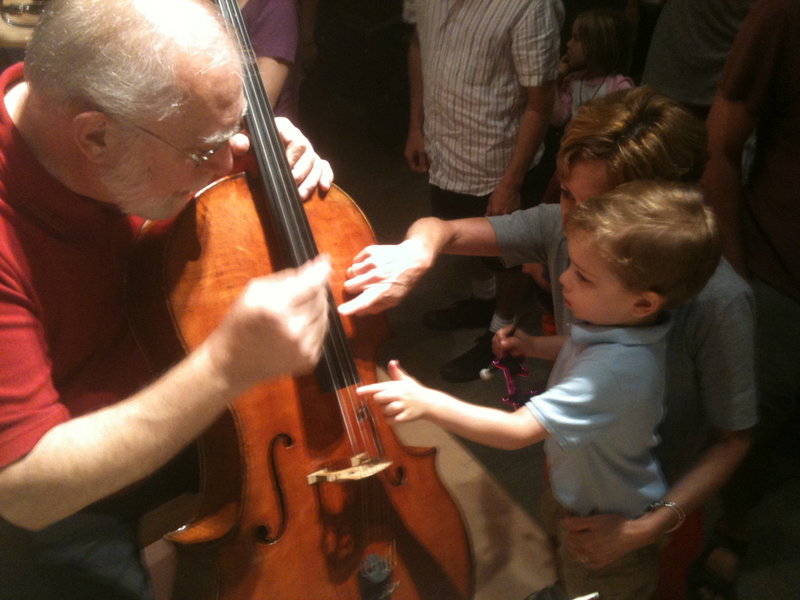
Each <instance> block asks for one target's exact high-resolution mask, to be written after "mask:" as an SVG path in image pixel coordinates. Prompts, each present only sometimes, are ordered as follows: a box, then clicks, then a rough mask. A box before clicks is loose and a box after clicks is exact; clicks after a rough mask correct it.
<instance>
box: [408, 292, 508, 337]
mask: <svg viewBox="0 0 800 600" xmlns="http://www.w3.org/2000/svg"><path fill="white" fill-rule="evenodd" d="M493 314H494V299H489V300H483V299H481V298H475V297H472V298H467V299H465V300H459V301H458V302H456V303H455V304H452V305H450V306H448V307H447V308H440V309H437V310H430V311H428V312H426V313H425V315H424V316H423V317H422V322H423V323H424V325H425V326H426V327H428V328H430V329H438V330H447V329H464V328H468V327H487V326H488V325H489V322H490V321H491V320H492V315H493Z"/></svg>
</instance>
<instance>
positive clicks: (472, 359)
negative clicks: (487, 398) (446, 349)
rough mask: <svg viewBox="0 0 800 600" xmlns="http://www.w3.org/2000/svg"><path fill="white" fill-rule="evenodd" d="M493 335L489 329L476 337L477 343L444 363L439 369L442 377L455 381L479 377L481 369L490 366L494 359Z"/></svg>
mask: <svg viewBox="0 0 800 600" xmlns="http://www.w3.org/2000/svg"><path fill="white" fill-rule="evenodd" d="M493 337H494V333H492V332H491V331H487V332H486V333H484V334H483V335H480V336H478V337H477V338H475V345H474V346H472V348H470V349H469V350H467V351H466V352H464V354H462V355H460V356H457V357H455V358H454V359H453V360H451V361H450V362H447V363H445V364H444V365H442V367H441V369H439V374H440V375H441V376H442V379H444V380H445V381H450V382H454V383H455V382H464V381H472V380H474V379H478V378H479V377H480V373H481V369H485V368H486V367H488V366H489V365H490V364H492V360H494V353H493V352H492V338H493Z"/></svg>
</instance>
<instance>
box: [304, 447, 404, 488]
mask: <svg viewBox="0 0 800 600" xmlns="http://www.w3.org/2000/svg"><path fill="white" fill-rule="evenodd" d="M391 464H392V461H390V460H381V459H378V458H374V457H371V456H367V455H366V454H357V455H356V456H353V457H352V458H351V459H350V464H349V465H347V466H345V467H342V468H330V467H323V468H322V469H319V470H317V471H314V472H313V473H309V474H308V475H307V476H306V479H307V480H308V485H314V484H315V483H330V482H334V481H357V480H360V479H366V478H367V477H372V476H373V475H377V474H378V473H380V472H381V471H383V470H385V469H387V468H388V467H389V465H391Z"/></svg>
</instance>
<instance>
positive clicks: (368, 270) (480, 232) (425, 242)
mask: <svg viewBox="0 0 800 600" xmlns="http://www.w3.org/2000/svg"><path fill="white" fill-rule="evenodd" d="M443 252H446V253H449V254H467V255H475V256H499V255H500V248H499V246H498V245H497V237H496V235H495V232H494V229H493V228H492V226H491V225H490V224H489V220H488V219H486V218H485V217H479V218H474V219H456V220H453V221H443V220H441V219H437V218H434V217H427V218H424V219H419V220H418V221H415V222H414V223H413V224H412V225H411V227H410V228H409V230H408V232H407V233H406V238H405V240H404V241H403V242H402V243H400V244H397V245H383V246H368V247H367V248H365V249H364V250H362V251H361V252H359V253H358V254H357V255H356V257H355V258H354V259H353V264H352V265H351V266H350V268H349V269H348V270H347V277H348V279H347V280H346V281H345V283H344V288H345V291H346V292H347V293H349V294H354V295H355V297H354V298H352V299H351V300H349V301H348V302H345V303H344V304H342V305H341V306H339V312H340V313H341V314H343V315H351V314H372V313H377V312H381V311H383V310H386V309H387V308H390V307H392V306H396V305H398V304H399V303H400V301H401V300H402V299H403V298H404V297H405V296H406V294H407V293H408V292H409V291H410V290H411V289H412V288H413V287H414V286H415V285H416V284H417V282H418V281H419V280H420V278H421V277H422V276H423V275H424V274H425V273H427V272H428V270H429V269H430V268H431V267H432V266H433V263H434V262H435V261H436V258H437V257H438V256H439V254H441V253H443Z"/></svg>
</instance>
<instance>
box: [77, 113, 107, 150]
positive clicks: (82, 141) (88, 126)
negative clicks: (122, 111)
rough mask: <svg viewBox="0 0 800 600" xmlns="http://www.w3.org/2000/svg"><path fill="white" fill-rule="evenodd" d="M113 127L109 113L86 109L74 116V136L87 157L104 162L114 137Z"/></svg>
mask: <svg viewBox="0 0 800 600" xmlns="http://www.w3.org/2000/svg"><path fill="white" fill-rule="evenodd" d="M111 127H112V124H111V119H109V117H108V115H106V114H104V113H102V112H100V111H97V110H89V111H85V112H82V113H78V114H77V115H75V116H74V117H73V119H72V137H73V139H74V140H75V144H76V145H77V146H78V148H79V149H80V150H81V152H83V154H84V155H86V158H88V159H89V160H91V161H92V162H103V160H104V159H105V158H106V156H107V155H108V152H109V150H110V144H111V143H112V139H113V137H114V135H113V133H112V132H111V131H110V129H111Z"/></svg>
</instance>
